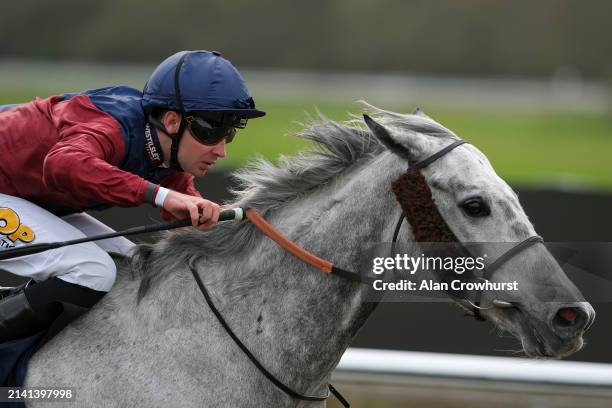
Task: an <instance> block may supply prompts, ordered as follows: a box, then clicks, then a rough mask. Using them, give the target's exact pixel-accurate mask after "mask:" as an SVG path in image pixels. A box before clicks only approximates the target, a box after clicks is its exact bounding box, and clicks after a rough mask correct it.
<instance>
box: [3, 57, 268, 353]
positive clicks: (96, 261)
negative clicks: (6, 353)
mask: <svg viewBox="0 0 612 408" xmlns="http://www.w3.org/2000/svg"><path fill="white" fill-rule="evenodd" d="M264 115H265V112H263V111H260V110H257V109H256V108H255V103H254V101H253V98H252V97H251V96H250V95H249V91H248V89H247V87H246V84H245V82H244V80H243V78H242V77H241V75H240V73H239V72H238V71H237V70H236V68H234V66H233V65H232V64H231V63H230V62H229V61H228V60H226V59H225V58H223V57H222V56H221V55H220V54H219V53H218V52H216V51H213V52H208V51H183V52H179V53H177V54H174V55H172V56H171V57H169V58H168V59H166V60H165V61H163V62H162V63H161V64H160V65H159V66H158V67H157V68H156V69H155V71H154V72H153V74H152V75H151V77H150V79H149V81H148V82H147V84H146V85H145V88H144V91H142V92H141V91H139V90H136V89H133V88H130V87H127V86H111V87H106V88H100V89H93V90H88V91H84V92H80V93H72V94H64V95H59V96H52V97H49V98H47V99H39V98H37V99H35V100H34V101H32V102H29V103H25V104H21V105H7V106H0V151H2V152H3V160H2V161H0V250H3V249H6V248H12V247H16V246H22V245H28V244H33V243H39V242H55V241H65V240H69V239H75V238H81V237H83V236H86V235H92V232H93V233H99V232H106V231H108V227H106V226H104V225H103V224H101V223H100V222H99V221H97V220H95V219H93V217H91V216H89V215H87V214H86V213H84V212H83V211H87V210H91V209H103V208H108V207H110V206H115V205H116V206H121V207H135V206H139V205H141V204H143V203H148V204H151V205H154V206H157V207H159V208H160V209H161V213H162V218H163V219H165V220H170V219H191V221H192V223H193V225H194V226H197V227H198V228H200V229H203V230H206V229H210V228H211V227H212V226H213V225H214V224H215V223H216V222H217V220H218V217H219V205H218V204H216V203H214V202H211V201H208V200H206V199H204V198H202V197H201V195H200V194H199V193H198V191H197V190H196V189H195V187H194V183H193V180H194V177H199V176H202V175H203V174H205V173H206V172H207V171H208V170H209V169H210V168H211V167H213V166H214V164H215V162H216V161H217V160H218V159H219V158H223V157H225V146H226V144H228V143H230V142H231V141H232V140H233V139H234V136H235V135H236V130H237V129H243V128H244V127H245V126H246V123H247V120H248V119H250V118H257V117H261V116H264ZM79 213H80V214H79ZM123 239H124V241H126V242H129V241H127V240H125V238H123ZM102 248H103V245H102V244H95V243H92V242H89V243H85V244H79V245H75V246H68V247H64V248H58V249H53V250H50V251H46V252H42V253H39V254H34V255H28V256H22V257H19V258H14V259H8V260H2V261H0V270H3V271H8V272H11V273H13V274H16V275H21V276H24V277H29V278H31V279H30V281H29V282H28V284H25V285H22V286H19V287H16V288H0V341H6V340H13V339H17V338H22V337H27V336H30V335H33V334H35V333H38V332H40V331H43V330H45V328H47V327H49V326H50V325H51V323H53V321H54V320H55V319H56V318H57V317H58V315H59V314H60V313H61V312H62V310H63V309H65V308H66V307H67V305H72V306H74V307H76V308H81V309H82V310H87V309H88V308H90V307H91V306H93V305H94V304H95V303H96V302H97V301H98V300H99V299H100V298H101V297H102V296H104V294H105V293H106V292H108V291H109V290H110V289H111V287H112V286H113V283H114V281H115V274H116V267H115V264H114V262H113V260H112V259H111V258H110V256H109V255H108V253H107V251H106V250H104V249H102ZM107 249H108V248H107ZM123 249H125V247H124V248H123ZM124 252H125V251H124Z"/></svg>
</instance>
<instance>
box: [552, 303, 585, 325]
mask: <svg viewBox="0 0 612 408" xmlns="http://www.w3.org/2000/svg"><path fill="white" fill-rule="evenodd" d="M588 318H589V317H588V314H587V312H586V311H585V310H583V309H582V308H580V307H562V308H561V309H559V310H558V311H557V313H556V314H555V317H554V318H553V324H554V325H555V326H556V327H559V328H572V329H575V330H581V329H583V328H584V326H585V325H586V324H587V320H588Z"/></svg>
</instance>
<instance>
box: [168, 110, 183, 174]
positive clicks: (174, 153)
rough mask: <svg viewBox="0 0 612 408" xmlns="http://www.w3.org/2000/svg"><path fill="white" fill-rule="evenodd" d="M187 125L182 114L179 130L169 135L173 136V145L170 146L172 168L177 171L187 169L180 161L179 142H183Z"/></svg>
mask: <svg viewBox="0 0 612 408" xmlns="http://www.w3.org/2000/svg"><path fill="white" fill-rule="evenodd" d="M185 125H186V122H185V120H183V116H182V115H181V124H180V125H179V130H178V132H176V133H173V134H170V135H169V136H170V138H172V145H171V146H170V168H171V169H174V170H176V171H185V170H183V168H182V167H181V164H180V163H179V161H178V150H179V144H180V143H181V139H182V137H183V133H185V128H186V126H185Z"/></svg>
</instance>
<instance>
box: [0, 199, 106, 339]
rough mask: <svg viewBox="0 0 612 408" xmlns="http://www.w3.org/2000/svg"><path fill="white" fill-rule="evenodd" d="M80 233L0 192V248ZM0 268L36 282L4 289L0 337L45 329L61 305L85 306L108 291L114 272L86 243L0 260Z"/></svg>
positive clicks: (97, 249)
mask: <svg viewBox="0 0 612 408" xmlns="http://www.w3.org/2000/svg"><path fill="white" fill-rule="evenodd" d="M13 230H14V231H13ZM83 236H84V234H83V233H82V232H81V231H79V230H78V229H76V228H74V227H73V226H71V225H70V224H68V223H67V222H65V221H64V220H62V219H60V218H59V217H57V216H55V215H53V214H51V213H49V212H48V211H46V210H44V209H42V208H40V207H38V206H36V205H34V204H32V203H29V202H27V201H25V200H22V199H20V198H16V197H11V196H6V195H3V194H0V241H1V242H0V245H1V246H5V247H6V246H11V244H12V245H14V246H24V245H28V244H30V243H31V244H34V243H39V242H54V241H65V240H70V239H75V238H81V237H83ZM0 269H1V270H4V271H9V272H11V273H13V274H16V275H20V276H24V277H29V278H32V279H33V280H34V281H35V282H36V283H33V284H30V285H28V287H27V288H25V290H16V291H15V290H14V291H13V293H10V292H9V294H8V296H5V297H4V298H3V299H1V300H0V340H7V339H14V338H18V337H23V336H24V335H28V334H34V333H36V332H37V331H40V330H41V329H42V328H45V327H47V326H48V325H49V323H50V322H51V321H53V319H54V318H55V317H57V314H58V313H59V312H61V306H60V305H61V304H62V303H69V304H72V305H76V306H77V307H82V308H85V309H86V308H89V307H91V306H92V305H93V304H94V303H95V302H97V301H98V300H99V299H100V298H101V297H102V296H103V295H104V293H106V292H108V291H109V290H110V289H111V287H112V286H113V283H114V281H115V274H116V267H115V263H114V262H113V260H112V259H111V258H110V256H109V255H108V254H107V253H106V252H105V251H103V250H102V249H101V248H100V247H98V246H97V245H96V244H94V243H91V242H90V243H84V244H79V245H75V246H69V247H63V248H57V249H54V250H50V251H46V252H42V253H39V254H34V255H28V256H23V257H19V258H14V259H7V260H2V261H0ZM0 284H1V283H0ZM15 292H16V293H15ZM5 293H6V292H5Z"/></svg>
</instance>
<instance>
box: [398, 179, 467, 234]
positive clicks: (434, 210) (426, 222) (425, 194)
mask: <svg viewBox="0 0 612 408" xmlns="http://www.w3.org/2000/svg"><path fill="white" fill-rule="evenodd" d="M391 188H392V189H393V192H394V193H395V197H396V198H397V201H398V202H399V204H400V206H401V207H402V210H403V211H404V215H405V216H406V220H407V221H408V223H409V224H410V225H411V226H412V232H413V234H414V239H415V241H416V242H457V237H455V234H453V232H452V231H451V230H450V228H449V227H448V224H446V221H444V219H443V218H442V215H441V214H440V211H439V210H438V207H436V204H435V202H434V199H433V195H432V193H431V189H430V188H429V185H428V184H427V181H426V180H425V177H424V176H423V174H421V171H420V170H419V169H408V171H406V172H405V173H404V174H402V175H401V176H400V177H399V178H398V179H397V180H395V181H394V182H393V183H391Z"/></svg>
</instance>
